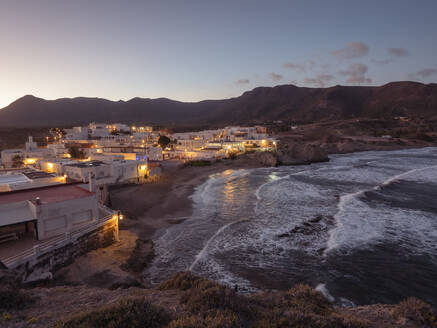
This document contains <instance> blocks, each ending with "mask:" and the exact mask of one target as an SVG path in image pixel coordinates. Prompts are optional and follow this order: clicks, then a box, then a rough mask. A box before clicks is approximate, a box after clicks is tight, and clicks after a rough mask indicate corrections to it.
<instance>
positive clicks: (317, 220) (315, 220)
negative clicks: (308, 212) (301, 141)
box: [309, 215, 323, 223]
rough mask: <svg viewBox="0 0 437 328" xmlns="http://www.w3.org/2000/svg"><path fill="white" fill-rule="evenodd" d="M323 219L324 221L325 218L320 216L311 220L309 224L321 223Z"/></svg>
mask: <svg viewBox="0 0 437 328" xmlns="http://www.w3.org/2000/svg"><path fill="white" fill-rule="evenodd" d="M322 219H323V216H321V215H318V216H316V217H315V218H314V219H311V220H310V221H309V222H311V223H317V222H320V221H321V220H322Z"/></svg>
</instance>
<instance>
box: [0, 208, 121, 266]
mask: <svg viewBox="0 0 437 328" xmlns="http://www.w3.org/2000/svg"><path fill="white" fill-rule="evenodd" d="M99 213H100V214H104V215H103V216H101V217H99V219H97V220H95V221H93V222H90V223H86V224H83V225H81V226H79V227H77V228H76V229H74V230H72V231H69V232H65V233H64V234H62V235H59V236H56V237H53V238H50V239H49V240H45V241H41V242H38V243H37V244H36V245H34V246H33V247H29V248H28V249H26V250H24V251H21V252H20V253H17V254H14V255H13V256H10V257H7V258H4V259H0V260H1V262H2V263H3V264H4V265H5V266H6V267H7V268H8V269H14V268H16V267H18V266H19V265H20V264H23V263H26V262H29V261H34V260H36V259H37V258H38V257H39V256H41V255H44V254H47V253H49V252H51V251H53V250H55V249H58V248H60V247H63V246H66V245H68V244H71V243H73V242H75V241H76V240H78V239H79V238H80V237H82V236H83V235H86V234H87V233H89V232H92V231H95V230H97V229H99V228H101V227H103V226H105V225H108V224H111V223H112V221H114V222H113V223H118V216H117V215H115V214H116V213H117V212H116V211H114V210H112V209H110V208H108V207H106V206H103V205H99ZM117 229H118V228H117Z"/></svg>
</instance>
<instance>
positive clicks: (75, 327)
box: [58, 272, 436, 328]
mask: <svg viewBox="0 0 437 328" xmlns="http://www.w3.org/2000/svg"><path fill="white" fill-rule="evenodd" d="M159 289H160V290H169V289H174V290H180V292H177V293H182V296H181V297H180V304H179V305H180V306H181V307H180V308H178V310H176V308H172V315H170V314H169V313H168V312H166V310H163V309H162V308H160V307H156V306H154V305H152V304H150V303H148V302H146V301H145V300H144V298H136V299H127V300H124V301H122V302H119V303H117V304H115V305H112V306H107V307H104V308H101V309H99V310H96V311H92V312H88V313H85V314H80V315H79V316H75V317H74V318H72V319H70V320H68V321H66V322H63V323H59V325H58V327H66V328H79V327H82V328H97V327H109V328H115V327H118V328H127V327H133V328H135V327H150V328H159V327H169V328H249V327H250V328H252V327H253V328H292V327H293V328H370V327H378V328H379V327H408V328H411V327H436V321H435V316H434V314H433V312H432V309H431V307H430V306H429V305H427V304H425V303H423V302H421V301H419V300H417V299H414V298H410V299H408V300H406V301H404V302H401V303H400V304H399V305H397V306H393V307H389V308H390V309H391V310H390V311H389V312H388V317H379V319H378V317H375V318H373V317H372V318H373V319H378V320H380V321H381V322H373V321H372V322H371V321H368V320H367V319H368V318H369V317H368V316H360V318H358V317H357V316H356V315H355V314H353V313H351V312H350V311H347V310H344V309H341V308H335V307H334V306H333V305H332V304H331V303H330V302H329V301H328V300H327V299H325V298H324V297H323V295H322V294H321V293H320V292H318V291H316V290H314V289H312V288H311V287H309V286H308V285H304V284H299V285H296V286H294V287H293V288H291V289H290V290H288V291H284V292H276V293H267V292H263V293H259V294H255V295H250V296H247V295H241V294H237V293H236V292H235V291H234V290H233V289H230V288H228V287H226V286H222V285H219V284H217V283H214V282H212V281H209V280H207V279H203V278H200V277H197V276H195V275H193V274H192V273H190V272H184V273H178V274H176V275H174V276H173V277H172V278H170V279H169V280H167V281H166V282H164V283H162V284H161V285H160V286H159ZM158 294H159V293H158ZM158 298H159V297H158ZM154 299H156V296H155V298H154ZM156 300H157V299H156ZM157 301H158V300H157ZM373 319H372V320H373ZM378 320H376V321H378ZM393 323H395V325H393Z"/></svg>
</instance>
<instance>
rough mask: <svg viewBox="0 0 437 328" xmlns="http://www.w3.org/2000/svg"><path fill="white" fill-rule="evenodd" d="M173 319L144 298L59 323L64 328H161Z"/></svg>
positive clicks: (123, 301)
mask: <svg viewBox="0 0 437 328" xmlns="http://www.w3.org/2000/svg"><path fill="white" fill-rule="evenodd" d="M170 320H171V318H170V315H169V314H167V313H166V312H165V311H164V310H163V309H161V308H159V307H156V306H154V305H152V304H150V303H149V302H147V301H145V300H144V299H143V298H136V299H135V298H129V299H126V300H122V301H120V302H119V303H117V304H115V305H111V306H106V307H103V308H101V309H98V310H96V311H91V312H88V313H84V314H81V315H78V316H76V317H73V318H71V319H70V320H68V321H66V322H59V323H58V325H57V327H63V328H101V327H105V328H144V327H147V328H159V327H165V326H166V325H167V324H168V323H169V322H170Z"/></svg>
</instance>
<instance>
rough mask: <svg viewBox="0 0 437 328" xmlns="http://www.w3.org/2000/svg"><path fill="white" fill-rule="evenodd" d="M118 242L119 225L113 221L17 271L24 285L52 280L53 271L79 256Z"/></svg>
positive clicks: (41, 256)
mask: <svg viewBox="0 0 437 328" xmlns="http://www.w3.org/2000/svg"><path fill="white" fill-rule="evenodd" d="M117 240H118V223H117V221H116V220H111V221H109V222H108V223H107V224H106V225H104V226H102V227H100V228H97V229H96V230H94V231H91V232H89V233H87V234H85V235H83V236H81V237H79V238H78V239H77V240H74V241H72V242H71V243H69V244H67V245H64V246H61V247H59V248H56V249H54V250H52V251H50V252H47V253H44V254H42V255H39V256H37V257H36V258H35V259H33V260H31V261H28V262H26V263H23V264H21V265H19V266H18V267H17V268H16V269H15V270H16V271H17V272H18V273H19V274H21V275H22V281H23V282H24V283H32V282H36V281H39V280H45V279H51V277H52V274H51V271H55V270H57V269H59V268H61V267H63V266H66V265H68V264H71V263H72V262H73V261H74V259H75V258H77V257H78V256H80V255H83V254H85V253H87V252H90V251H92V250H95V249H98V248H102V247H107V246H109V245H111V244H113V243H114V242H115V241H117Z"/></svg>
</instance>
